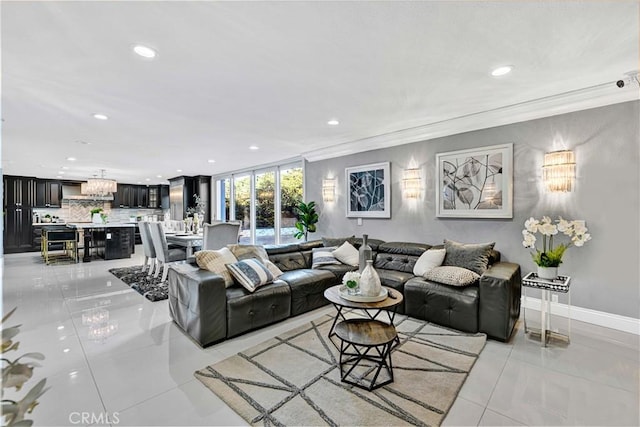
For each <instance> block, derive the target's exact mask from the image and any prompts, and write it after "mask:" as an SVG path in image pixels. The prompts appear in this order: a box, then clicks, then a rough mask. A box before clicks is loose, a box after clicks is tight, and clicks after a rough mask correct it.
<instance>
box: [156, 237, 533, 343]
mask: <svg viewBox="0 0 640 427" xmlns="http://www.w3.org/2000/svg"><path fill="white" fill-rule="evenodd" d="M351 241H352V243H353V244H354V246H356V247H359V245H360V243H361V240H360V239H352V240H351ZM322 245H323V243H322V241H321V240H315V241H311V242H305V243H299V244H287V245H276V246H266V247H265V249H266V251H267V254H268V255H269V259H270V260H271V261H272V262H273V263H274V264H276V265H277V266H278V268H280V269H281V270H282V271H283V272H284V274H283V275H282V276H280V277H279V278H278V280H276V281H274V282H273V283H271V284H268V285H265V286H263V287H260V288H258V289H257V290H256V291H255V292H254V293H250V292H248V291H247V290H246V289H245V288H243V287H241V286H237V285H236V286H232V287H229V288H226V287H225V283H224V280H223V279H222V277H220V276H219V275H217V274H215V273H212V272H210V271H207V270H202V269H199V268H198V267H197V266H195V265H189V264H185V265H179V266H176V267H172V268H171V270H170V271H169V309H170V312H171V316H172V318H173V320H174V321H175V322H176V324H177V325H178V326H180V328H182V329H183V330H184V331H185V332H186V333H187V334H188V335H190V336H191V337H192V338H193V339H194V340H195V341H196V342H198V344H200V345H201V346H203V347H205V346H208V345H211V344H213V343H215V342H218V341H221V340H224V339H226V338H231V337H234V336H237V335H240V334H242V333H244V332H248V331H250V330H253V329H257V328H260V327H263V326H266V325H269V324H272V323H275V322H278V321H280V320H283V319H286V318H288V317H291V316H296V315H298V314H302V313H305V312H308V311H311V310H314V309H316V308H318V307H322V306H324V305H326V304H328V301H327V300H326V299H325V298H324V296H323V294H324V291H325V289H327V288H329V287H331V286H334V285H337V284H340V283H341V281H342V276H343V275H344V273H346V272H347V271H352V270H356V268H355V267H350V266H347V265H328V266H323V267H321V268H319V269H312V268H311V261H312V249H313V248H316V247H321V246H322ZM369 245H370V246H371V247H372V249H373V253H374V260H375V261H374V266H375V268H376V271H377V272H378V274H379V275H380V279H381V281H382V284H383V286H388V287H391V288H393V289H396V290H397V291H399V292H402V293H403V295H404V301H403V304H401V306H400V307H398V312H399V313H405V314H407V315H409V316H411V317H415V318H418V319H424V320H427V321H430V322H433V323H437V324H439V325H443V326H447V327H451V328H454V329H458V330H461V331H465V332H472V333H474V332H484V333H486V334H487V335H488V336H489V337H491V338H494V339H497V340H501V341H506V340H508V339H509V337H510V336H511V333H512V331H513V328H514V326H515V322H516V320H517V319H518V317H519V315H520V291H521V274H520V266H519V265H517V264H513V263H507V262H500V253H499V252H497V251H493V252H492V254H491V256H490V259H489V264H490V265H489V269H488V270H487V271H486V272H485V273H484V274H483V275H482V276H481V277H480V280H479V281H478V283H477V284H475V285H472V286H466V287H456V286H448V285H443V284H440V283H435V282H430V281H428V280H425V279H424V278H422V277H416V276H414V274H413V267H414V265H415V263H416V261H417V259H418V258H419V257H420V255H421V254H422V253H423V252H424V251H426V250H428V249H429V248H431V247H432V246H430V245H427V244H421V243H405V242H383V241H380V240H375V239H369Z"/></svg>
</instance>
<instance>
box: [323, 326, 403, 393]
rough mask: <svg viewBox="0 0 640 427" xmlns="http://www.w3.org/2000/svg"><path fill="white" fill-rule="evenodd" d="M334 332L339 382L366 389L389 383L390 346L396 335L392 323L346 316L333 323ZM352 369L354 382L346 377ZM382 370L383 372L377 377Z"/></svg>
mask: <svg viewBox="0 0 640 427" xmlns="http://www.w3.org/2000/svg"><path fill="white" fill-rule="evenodd" d="M335 334H336V336H337V337H338V338H340V379H341V380H342V382H344V383H347V384H351V385H354V386H356V387H360V388H363V389H365V390H368V391H371V390H374V389H376V388H378V387H382V386H383V385H386V384H389V383H391V382H393V365H392V363H391V348H392V347H393V343H394V342H395V341H396V338H397V337H398V334H397V332H396V328H395V326H393V325H389V324H387V323H384V322H381V321H379V320H370V319H348V320H344V321H342V322H340V323H338V324H337V325H336V330H335ZM367 361H368V362H371V363H369V364H367V363H366V362H367ZM356 368H357V369H358V371H357V372H356V374H355V375H353V378H354V379H357V380H358V381H355V380H353V379H350V375H351V373H352V372H354V370H355V369H356ZM383 369H384V372H385V374H386V375H383V376H382V377H380V373H381V372H382V370H383Z"/></svg>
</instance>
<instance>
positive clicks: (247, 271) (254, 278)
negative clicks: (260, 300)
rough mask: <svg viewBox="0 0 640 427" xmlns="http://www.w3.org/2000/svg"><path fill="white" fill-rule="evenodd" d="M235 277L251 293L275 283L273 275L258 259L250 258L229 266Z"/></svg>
mask: <svg viewBox="0 0 640 427" xmlns="http://www.w3.org/2000/svg"><path fill="white" fill-rule="evenodd" d="M227 269H229V271H230V272H231V274H232V275H233V277H234V278H235V279H236V280H237V281H238V283H240V284H241V285H242V286H244V288H245V289H246V290H248V291H249V292H254V291H255V290H256V289H258V288H259V287H260V286H263V285H266V284H268V283H271V282H273V275H272V274H271V272H269V270H268V269H267V267H265V266H264V264H262V262H261V261H260V260H259V259H257V258H249V259H245V260H242V261H238V262H236V263H234V264H227Z"/></svg>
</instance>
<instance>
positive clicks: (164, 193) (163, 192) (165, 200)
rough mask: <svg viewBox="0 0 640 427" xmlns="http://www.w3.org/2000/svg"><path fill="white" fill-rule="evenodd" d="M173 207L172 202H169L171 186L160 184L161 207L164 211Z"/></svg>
mask: <svg viewBox="0 0 640 427" xmlns="http://www.w3.org/2000/svg"><path fill="white" fill-rule="evenodd" d="M170 207H171V203H170V202H169V186H168V185H161V186H160V206H159V208H160V209H162V210H163V211H166V210H169V208H170Z"/></svg>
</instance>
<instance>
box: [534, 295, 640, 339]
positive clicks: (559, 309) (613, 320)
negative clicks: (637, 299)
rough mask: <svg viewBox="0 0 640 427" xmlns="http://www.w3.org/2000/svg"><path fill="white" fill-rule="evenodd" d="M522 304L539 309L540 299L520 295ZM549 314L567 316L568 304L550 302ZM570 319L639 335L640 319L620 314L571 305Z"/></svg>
mask: <svg viewBox="0 0 640 427" xmlns="http://www.w3.org/2000/svg"><path fill="white" fill-rule="evenodd" d="M522 306H523V307H526V308H528V309H531V310H537V311H540V299H539V298H531V297H522ZM551 314H554V315H556V316H561V317H569V306H568V305H567V304H561V303H557V302H552V303H551ZM571 319H572V320H579V321H581V322H586V323H592V324H594V325H598V326H604V327H605V328H611V329H617V330H619V331H623V332H628V333H630V334H635V335H640V319H636V318H633V317H627V316H620V315H619V314H611V313H605V312H604V311H597V310H591V309H590V308H582V307H576V306H574V305H572V306H571Z"/></svg>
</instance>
